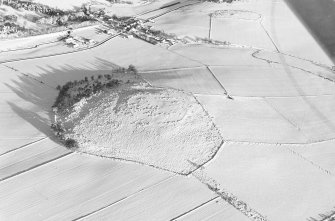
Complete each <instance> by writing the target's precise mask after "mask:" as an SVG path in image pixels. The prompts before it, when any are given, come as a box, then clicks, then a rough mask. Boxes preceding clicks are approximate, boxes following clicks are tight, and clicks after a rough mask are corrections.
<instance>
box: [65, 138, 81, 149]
mask: <svg viewBox="0 0 335 221" xmlns="http://www.w3.org/2000/svg"><path fill="white" fill-rule="evenodd" d="M64 145H65V146H66V147H67V148H70V149H73V148H77V147H78V144H77V141H75V140H74V139H72V138H68V139H66V140H65V143H64Z"/></svg>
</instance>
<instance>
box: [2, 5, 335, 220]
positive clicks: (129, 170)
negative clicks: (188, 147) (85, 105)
mask: <svg viewBox="0 0 335 221" xmlns="http://www.w3.org/2000/svg"><path fill="white" fill-rule="evenodd" d="M163 2H164V1H161V2H160V3H159V4H162V3H163ZM166 2H167V1H166ZM155 4H156V3H153V4H150V5H147V6H145V7H139V8H136V9H135V8H134V9H127V10H125V11H127V13H130V14H131V13H133V14H136V13H137V12H143V11H145V9H154V8H152V7H154V6H155ZM156 6H157V5H156ZM146 7H148V8H146ZM216 10H246V11H252V12H256V13H258V14H261V15H262V18H263V19H262V24H263V25H264V29H260V28H257V29H255V30H256V31H257V33H250V32H251V31H252V29H251V28H248V29H241V30H234V31H235V32H234V35H236V36H237V35H239V38H236V39H239V40H241V43H244V44H247V43H253V42H254V43H258V44H259V43H260V42H257V36H260V38H264V36H265V37H266V36H267V37H268V39H267V41H266V42H264V43H265V44H267V45H268V43H269V42H270V43H271V42H272V41H273V42H274V44H272V45H271V48H272V49H273V48H275V46H277V48H278V51H279V52H281V53H285V55H284V54H281V53H278V51H274V50H272V49H270V48H268V49H269V50H268V51H259V49H256V48H252V46H253V45H249V46H251V48H243V47H240V48H236V47H235V48H229V47H213V46H210V45H200V46H199V45H189V46H187V47H185V46H181V45H178V46H173V47H171V48H169V50H165V49H163V48H160V47H157V46H153V45H150V44H148V43H145V42H142V41H140V40H138V39H121V38H114V39H111V40H110V41H107V42H106V43H105V44H103V45H101V46H99V47H96V48H94V49H90V50H86V51H81V52H75V53H69V54H62V55H57V56H56V55H51V56H49V57H43V58H35V59H28V60H20V61H16V62H6V63H2V64H1V65H0V73H1V76H2V78H1V84H0V92H1V97H0V148H1V149H0V151H1V152H0V153H1V154H0V174H1V175H2V176H0V198H1V199H2V201H1V203H0V211H1V212H0V219H1V220H24V219H28V220H48V219H49V220H76V219H77V220H83V219H86V220H111V219H112V220H125V219H126V220H175V219H177V220H206V219H207V220H225V221H236V220H238V221H239V220H243V221H244V220H247V219H248V220H253V219H252V218H251V217H252V216H253V215H256V214H259V215H260V216H259V217H266V218H267V220H280V221H282V220H285V221H286V220H292V221H300V220H308V219H310V220H312V218H314V219H316V220H318V221H319V220H326V218H325V215H329V216H334V212H332V211H333V210H334V206H335V204H334V202H335V188H334V186H335V179H334V153H335V151H334V148H333V146H334V138H335V129H334V122H335V121H334V114H333V113H334V111H335V106H334V100H335V99H334V94H335V91H334V89H333V86H332V84H334V81H333V79H334V73H333V72H331V71H330V69H329V66H330V65H332V64H333V63H332V61H331V60H330V59H329V58H328V57H327V55H326V54H325V53H324V52H323V51H322V49H321V47H320V46H319V45H318V44H317V42H316V41H315V40H314V39H313V37H312V36H311V35H310V34H309V32H308V30H307V29H306V28H305V27H304V26H303V24H302V23H301V22H300V21H299V20H298V18H297V17H295V15H294V13H293V12H292V11H290V9H289V8H288V7H287V5H286V4H285V2H284V1H281V0H273V1H269V0H258V1H237V2H234V3H233V4H215V3H201V4H200V3H199V5H195V6H192V7H185V8H182V9H179V10H176V11H175V12H171V14H169V13H168V14H166V16H165V17H164V16H162V17H160V18H159V19H156V22H157V23H153V24H156V25H157V27H160V26H161V27H162V29H163V30H165V31H167V32H175V31H176V32H178V31H179V32H180V33H182V34H184V35H197V34H199V35H200V34H202V36H208V34H209V29H210V26H209V25H210V23H209V16H208V14H209V13H213V12H214V11H216ZM119 12H120V13H123V12H124V11H123V10H120V11H119ZM157 13H158V12H154V13H153V14H157ZM147 16H148V17H150V13H149V14H147ZM203 19H206V20H203ZM238 19H240V18H238ZM223 20H226V22H227V23H229V24H232V23H234V22H235V23H236V22H237V21H235V20H236V19H231V18H229V19H226V18H222V19H220V21H221V22H217V23H215V24H214V26H213V27H212V28H214V30H212V31H213V33H216V34H217V36H219V37H220V38H222V40H223V39H224V36H225V35H224V32H225V28H224V24H223V22H222V21H223ZM240 22H241V21H240ZM243 22H244V23H243V25H242V24H241V25H240V27H250V26H253V25H255V22H256V21H244V20H243ZM241 23H242V22H241ZM175 24H176V25H175ZM257 25H259V24H257ZM218 29H220V30H221V31H222V33H220V30H218ZM266 31H267V32H268V34H269V35H266ZM227 36H228V37H231V35H229V33H228V35H227ZM242 36H243V37H242ZM249 36H252V38H249ZM236 43H239V42H236ZM261 43H262V42H261ZM258 46H261V45H258ZM263 46H266V45H263ZM264 48H265V47H264ZM0 50H1V49H0ZM53 50H54V49H52V48H50V50H45V49H44V50H40V51H38V49H36V53H38V54H43V53H45V51H48V53H49V54H52V52H53ZM59 50H62V49H59V48H58V49H57V50H55V51H59ZM29 51H30V50H29V49H28V50H27V51H26V53H27V54H24V55H20V54H17V55H15V56H16V58H20V59H25V57H26V56H29ZM287 54H290V55H293V56H294V57H292V56H290V55H287ZM4 60H6V56H4V54H3V56H2V57H1V58H0V61H1V62H2V61H4ZM320 63H321V64H320ZM129 64H134V65H135V66H136V67H138V69H139V73H140V74H142V72H143V76H144V77H145V78H146V79H147V80H148V81H149V82H150V83H151V84H152V86H153V87H168V88H170V89H168V91H169V90H171V91H173V94H174V95H175V96H177V95H178V96H177V97H178V99H180V100H177V102H178V101H181V100H185V99H186V101H192V102H190V103H191V104H194V103H193V101H194V100H193V98H192V97H189V95H188V94H185V93H184V92H180V91H178V90H179V89H182V90H187V92H188V93H193V94H194V95H195V97H196V98H197V99H198V100H199V102H200V103H201V104H202V105H203V107H204V109H205V110H206V111H208V114H209V115H210V116H211V117H212V119H211V120H212V122H213V123H214V124H215V125H216V126H217V127H218V129H219V130H220V133H221V134H222V137H223V139H224V140H225V142H224V145H223V146H222V147H221V148H220V150H219V151H218V152H217V154H216V155H215V157H214V158H213V159H212V160H211V161H210V162H209V163H208V164H205V165H204V166H203V167H201V168H199V169H198V170H197V171H195V172H193V173H192V174H191V175H189V176H187V177H184V176H179V175H175V174H173V173H170V172H167V171H165V170H161V169H159V168H156V169H155V168H151V167H148V166H141V165H139V164H138V163H132V162H125V161H115V160H112V159H102V158H100V157H95V156H91V155H88V154H83V153H78V152H70V151H68V150H66V149H65V148H64V147H63V146H61V145H60V144H59V143H57V140H56V139H55V137H53V136H52V131H51V130H50V121H51V119H52V118H53V115H52V112H51V108H50V107H51V105H52V103H53V101H54V99H55V97H56V96H57V90H56V89H55V87H56V86H57V85H59V84H60V85H62V84H64V83H65V82H67V81H69V80H78V79H82V78H83V77H85V76H91V75H98V74H105V73H110V72H111V70H112V69H114V68H117V67H119V66H124V67H127V66H128V65H129ZM248 67H250V68H251V70H253V71H252V72H249V71H248ZM12 68H14V69H12ZM290 76H291V77H292V78H288V77H290ZM310 79H312V80H310ZM316 79H318V80H316ZM271 80H272V81H275V82H272V81H271ZM293 84H295V86H297V87H294V88H296V89H298V91H294V90H292V89H294V88H292V85H293ZM237 85H240V86H237ZM270 85H274V86H270ZM226 86H227V88H226ZM293 86H294V85H293ZM173 88H174V89H177V91H176V90H173ZM299 88H300V89H303V90H302V91H301V90H300V89H299ZM224 89H226V92H227V93H228V94H230V93H232V92H234V94H233V95H232V97H233V98H234V99H227V96H226V95H225V93H224ZM309 89H310V90H309ZM318 89H322V90H318ZM148 90H149V89H148ZM150 90H151V89H150ZM299 90H300V92H303V93H296V92H299ZM142 91H143V90H142ZM164 91H165V90H163V92H160V93H157V94H155V95H153V94H151V95H149V96H146V97H145V98H144V99H143V101H145V102H149V103H150V102H151V101H153V100H154V99H156V101H157V100H160V95H161V94H164V93H165V92H164ZM140 92H141V91H139V93H138V94H136V93H135V94H136V96H135V95H134V96H129V99H126V100H127V102H133V101H134V100H135V98H137V97H139V98H143V96H142V94H141V93H140ZM293 92H294V93H293ZM181 94H182V95H181ZM237 95H239V96H237ZM164 96H165V94H164ZM147 97H148V98H151V99H149V100H148V99H147ZM167 97H169V96H167ZM106 99H107V98H106ZM108 99H109V98H108ZM110 99H111V100H112V98H110ZM122 101H124V102H123V103H125V102H126V101H125V100H122ZM111 103H113V102H111ZM135 104H136V102H135ZM146 104H148V103H146ZM188 104H189V103H186V105H188ZM183 105H184V104H182V105H181V106H183ZM197 105H198V104H196V105H194V107H195V110H197V108H196V107H198V106H197ZM121 107H122V106H121ZM121 107H120V108H121ZM132 107H133V109H132V111H134V112H136V111H137V112H139V111H143V109H141V108H138V107H137V106H136V105H133V106H132ZM144 107H145V105H144ZM172 107H175V106H173V105H172V106H171V107H170V108H172ZM99 108H100V107H99ZM97 109H98V107H97ZM100 109H101V110H102V114H107V113H108V112H107V110H106V109H103V108H100ZM120 110H121V113H122V111H124V110H122V108H121V109H120ZM174 110H175V109H174ZM193 110H194V109H193ZM119 113H120V112H119ZM123 113H124V112H123ZM141 113H142V115H138V116H144V114H145V113H144V111H143V112H141ZM173 114H174V115H168V116H175V114H177V113H173ZM87 116H88V115H87ZM195 116H196V115H195ZM198 116H199V115H198ZM200 116H203V115H201V114H200ZM87 119H88V118H87ZM129 119H134V120H139V119H137V118H136V119H135V118H129ZM157 119H158V118H157ZM194 119H195V118H194ZM123 120H124V121H123V122H125V123H129V120H126V119H123ZM156 122H157V121H156ZM158 122H162V119H160V121H158ZM207 122H210V121H207ZM89 123H90V122H88V125H89ZM104 124H105V122H102V125H104ZM91 125H93V123H92V124H91ZM134 128H135V127H131V129H134ZM124 129H126V128H124ZM104 133H105V132H104V131H102V135H104ZM112 136H114V135H113V134H112ZM200 138H201V137H200ZM200 138H199V139H200ZM227 140H228V141H227ZM97 142H101V143H103V142H105V141H100V140H99V141H97ZM168 145H169V143H168V142H167V146H168ZM133 147H134V146H133ZM142 147H143V146H142ZM159 148H161V147H159ZM192 154H195V153H192ZM171 156H172V155H168V157H169V159H171ZM193 156H194V155H193ZM146 157H147V158H145V159H146V160H150V159H151V158H150V157H151V156H146ZM172 157H174V156H172ZM178 157H179V156H178ZM180 158H182V157H180ZM180 158H177V157H176V158H175V159H180ZM161 159H162V158H161ZM198 159H200V158H199V157H198ZM201 159H202V160H204V159H203V158H201ZM163 160H165V159H163ZM163 162H166V161H163ZM176 165H179V166H180V165H182V164H178V163H177V164H176ZM322 214H323V215H322ZM322 216H323V217H322Z"/></svg>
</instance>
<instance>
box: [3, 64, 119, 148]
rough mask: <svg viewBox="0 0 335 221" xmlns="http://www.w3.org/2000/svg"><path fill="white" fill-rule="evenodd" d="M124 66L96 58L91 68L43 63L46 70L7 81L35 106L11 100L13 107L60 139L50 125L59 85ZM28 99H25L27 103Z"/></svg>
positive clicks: (45, 132) (52, 138) (21, 96)
mask: <svg viewBox="0 0 335 221" xmlns="http://www.w3.org/2000/svg"><path fill="white" fill-rule="evenodd" d="M119 67H120V66H118V65H116V64H114V63H111V62H109V61H107V60H104V59H98V58H97V59H96V60H95V61H94V64H93V65H92V64H91V65H90V68H85V67H82V68H75V67H73V66H70V65H65V66H62V67H57V68H55V67H50V66H47V67H43V68H42V67H40V69H41V70H42V72H43V74H40V75H38V76H33V78H31V77H27V76H24V75H20V74H19V73H18V80H12V82H10V83H8V84H5V85H6V86H7V87H8V88H9V89H11V91H13V92H14V93H15V94H16V95H17V96H18V97H19V98H21V99H22V100H24V101H26V102H27V103H28V104H30V105H28V106H31V108H24V107H22V106H21V105H20V103H14V102H11V101H9V102H7V104H8V105H9V106H10V107H11V109H12V111H13V112H14V113H15V114H17V115H18V116H19V117H21V118H22V119H24V120H25V121H26V122H29V123H30V124H31V125H32V126H33V127H34V128H36V129H37V130H38V131H40V132H41V133H42V134H44V135H45V136H48V137H49V138H50V139H51V140H53V141H55V142H56V143H59V141H58V139H57V137H56V136H55V135H54V133H53V131H52V129H51V128H50V125H51V123H52V121H53V117H54V116H53V112H52V105H53V103H54V101H55V99H56V97H57V95H58V91H57V90H56V89H55V88H56V87H57V85H63V84H64V83H66V82H67V81H73V80H81V79H84V77H90V76H93V75H99V74H108V73H111V71H112V70H113V69H115V68H119ZM26 102H25V103H26ZM25 106H26V105H25Z"/></svg>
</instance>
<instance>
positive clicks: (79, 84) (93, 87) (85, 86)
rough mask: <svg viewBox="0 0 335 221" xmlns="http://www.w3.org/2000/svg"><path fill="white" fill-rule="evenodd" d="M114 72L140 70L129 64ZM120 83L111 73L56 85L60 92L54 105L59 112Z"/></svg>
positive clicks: (134, 71) (130, 72) (133, 72)
mask: <svg viewBox="0 0 335 221" xmlns="http://www.w3.org/2000/svg"><path fill="white" fill-rule="evenodd" d="M113 73H129V74H137V73H138V71H137V69H136V67H135V66H134V65H129V67H128V68H127V69H126V68H122V67H121V68H118V69H115V70H114V71H113ZM120 83H121V81H120V80H117V79H112V76H111V75H110V74H105V75H98V76H97V77H95V76H91V77H90V78H88V77H85V78H84V79H82V80H79V81H78V80H75V81H68V82H67V83H65V84H64V85H63V86H60V85H58V86H57V87H56V89H57V90H58V91H59V93H58V96H57V98H56V101H55V102H54V104H53V106H52V107H54V108H55V107H56V108H57V111H59V112H63V111H65V110H69V109H70V108H71V107H72V106H73V105H74V104H75V103H77V102H78V101H80V100H81V99H82V98H88V97H90V96H92V95H93V94H95V93H98V92H100V91H102V90H105V89H113V88H116V87H117V86H118V85H119V84H120Z"/></svg>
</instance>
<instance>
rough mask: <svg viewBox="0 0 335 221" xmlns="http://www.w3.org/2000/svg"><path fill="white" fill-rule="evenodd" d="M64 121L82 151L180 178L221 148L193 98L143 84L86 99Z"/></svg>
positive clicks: (213, 131) (103, 92) (129, 85)
mask: <svg viewBox="0 0 335 221" xmlns="http://www.w3.org/2000/svg"><path fill="white" fill-rule="evenodd" d="M62 122H63V123H64V128H65V129H66V130H68V131H67V132H66V133H65V136H66V137H67V138H72V139H74V140H76V141H77V142H78V146H79V148H78V151H80V152H85V153H89V154H93V155H98V156H102V157H109V158H116V159H123V160H126V161H135V162H139V163H142V164H146V165H151V166H154V167H158V168H163V169H165V170H168V171H172V172H176V173H180V174H188V173H190V172H191V171H192V170H195V169H197V168H198V167H199V166H200V165H202V164H204V163H206V162H207V161H209V160H210V159H211V158H212V157H213V156H214V155H215V153H216V151H217V150H218V149H219V148H220V146H221V144H222V138H221V135H220V134H219V132H218V130H217V129H216V127H215V126H214V124H213V123H212V121H211V119H210V118H209V116H208V115H207V114H206V112H205V111H204V110H203V108H202V107H201V105H200V104H199V103H198V102H197V100H196V99H195V98H194V97H193V95H192V94H188V93H185V92H182V91H179V90H175V89H165V88H157V87H152V86H150V85H148V84H147V83H144V82H143V81H142V82H141V81H139V80H135V81H134V80H132V81H131V82H130V83H127V82H126V81H124V83H123V84H122V85H120V86H118V87H117V88H115V89H111V90H108V91H102V92H100V93H99V94H96V95H93V96H92V97H90V98H87V99H86V98H83V99H82V100H81V101H79V102H78V103H76V104H75V106H74V108H73V110H72V112H70V113H69V115H67V114H66V115H63V116H62Z"/></svg>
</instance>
